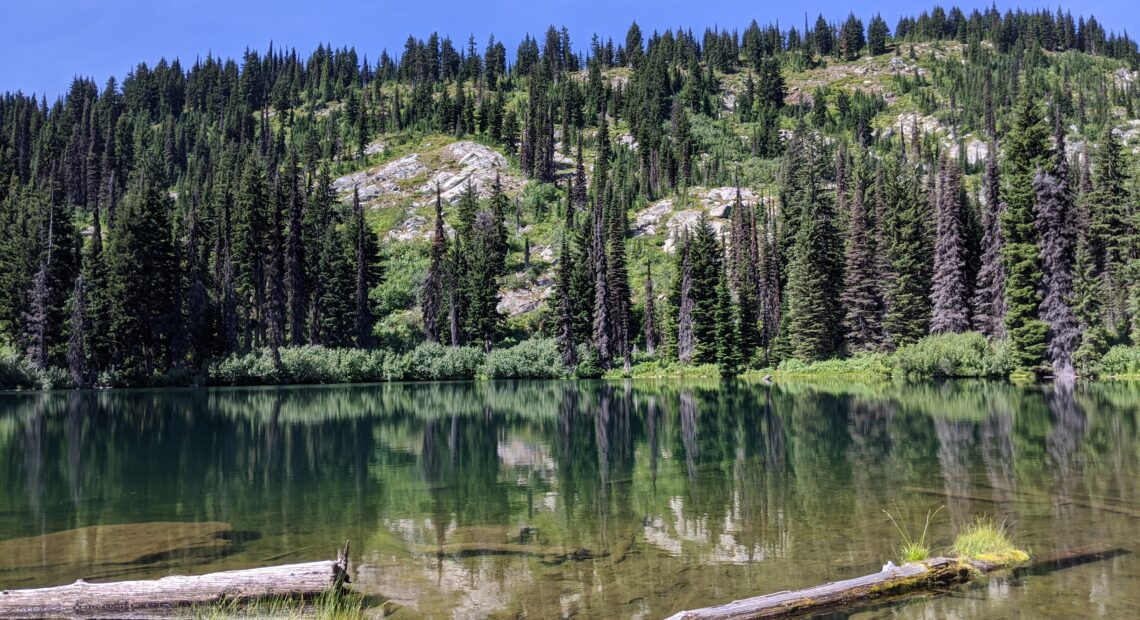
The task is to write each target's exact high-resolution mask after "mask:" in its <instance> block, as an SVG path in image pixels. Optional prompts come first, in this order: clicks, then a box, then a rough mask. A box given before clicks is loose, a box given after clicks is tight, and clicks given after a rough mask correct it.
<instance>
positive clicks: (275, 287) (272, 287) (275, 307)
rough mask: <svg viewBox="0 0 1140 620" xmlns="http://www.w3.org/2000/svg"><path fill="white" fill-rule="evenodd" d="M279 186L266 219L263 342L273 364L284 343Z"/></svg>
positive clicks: (276, 365) (277, 364)
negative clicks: (266, 248)
mask: <svg viewBox="0 0 1140 620" xmlns="http://www.w3.org/2000/svg"><path fill="white" fill-rule="evenodd" d="M284 201H285V197H284V195H283V194H282V191H281V188H280V186H279V185H278V186H276V187H275V188H274V191H273V198H272V201H271V204H270V218H269V261H268V264H267V265H266V270H265V280H266V300H265V322H266V342H267V344H268V345H269V353H270V357H271V359H272V361H273V367H274V368H279V367H280V366H281V352H280V348H281V346H283V345H284V344H285V318H286V316H285V222H284V216H283V214H282V203H283V202H284Z"/></svg>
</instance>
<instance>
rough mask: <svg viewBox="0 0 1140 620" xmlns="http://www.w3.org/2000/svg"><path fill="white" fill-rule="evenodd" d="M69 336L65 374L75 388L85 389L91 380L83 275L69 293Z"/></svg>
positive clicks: (80, 275) (76, 280)
mask: <svg viewBox="0 0 1140 620" xmlns="http://www.w3.org/2000/svg"><path fill="white" fill-rule="evenodd" d="M70 327H71V336H70V337H69V338H68V341H67V373H68V376H70V378H71V383H72V384H74V385H75V387H78V388H82V387H87V386H88V385H89V384H90V379H91V365H90V356H89V355H88V346H87V338H88V336H87V329H88V326H87V287H86V286H85V285H84V283H83V274H82V273H81V274H79V277H77V278H75V288H73V289H72V291H71V325H70Z"/></svg>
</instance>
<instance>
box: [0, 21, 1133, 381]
mask: <svg viewBox="0 0 1140 620" xmlns="http://www.w3.org/2000/svg"><path fill="white" fill-rule="evenodd" d="M803 28H804V30H803V31H800V30H798V29H797V28H796V27H792V28H788V27H781V26H779V25H778V24H771V25H766V26H761V25H760V24H758V23H756V22H753V23H751V24H749V25H748V26H747V28H743V29H732V28H728V29H725V28H708V29H706V30H705V31H704V33H703V36H698V35H697V34H694V30H692V29H689V28H681V29H678V30H675V31H674V30H666V31H665V32H664V33H656V32H655V33H653V35H652V36H650V37H645V36H643V33H642V32H641V30H640V28H639V27H638V26H637V25H636V24H633V25H631V27H630V29H629V31H628V33H627V36H626V37H625V38H624V42H619V44H618V45H617V46H616V47H615V45H614V44H613V43H606V44H603V43H602V42H601V40H594V41H593V42H592V43H591V44H589V45H588V46H584V49H575V48H574V47H573V46H572V44H571V36H570V33H569V32H568V31H567V30H566V29H561V30H559V29H558V28H557V27H555V26H551V27H550V28H549V29H548V30H547V31H546V33H545V36H544V37H540V39H536V38H533V37H531V36H529V35H528V36H527V37H526V38H525V39H524V40H523V41H522V42H521V43H519V44H518V45H517V47H516V50H515V58H514V59H511V60H510V61H508V58H507V47H506V46H505V45H504V44H503V43H501V42H496V41H495V40H494V39H493V38H492V39H491V41H490V42H489V43H488V44H487V45H486V47H485V48H483V49H480V46H478V45H476V44H475V40H474V39H472V40H471V42H470V44H469V45H468V46H467V47H465V48H462V49H460V48H457V47H456V46H455V44H454V43H453V42H452V40H451V39H450V37H448V36H447V34H446V33H444V34H442V35H441V34H439V33H432V34H431V35H430V36H429V37H427V39H426V40H424V39H418V38H416V37H415V36H412V37H409V38H408V40H407V42H406V44H405V46H404V48H403V49H402V50H401V51H400V53H398V54H392V53H389V52H387V51H384V52H382V53H381V54H380V56H379V57H377V58H374V62H372V63H369V62H364V61H363V58H362V56H360V55H358V54H357V52H356V50H354V49H352V48H341V49H337V48H334V47H326V46H325V45H321V46H319V47H318V48H317V49H316V50H314V51H312V52H311V53H310V54H308V55H305V54H303V53H298V52H297V51H296V50H291V49H281V48H273V49H271V50H269V51H267V52H265V53H261V52H258V51H255V50H247V51H246V52H245V53H244V54H243V56H242V58H241V59H240V61H235V60H229V59H222V58H214V57H209V56H208V57H207V58H206V59H205V60H202V61H201V62H196V63H194V65H193V66H190V67H183V65H182V64H181V63H180V62H178V61H173V62H166V61H161V62H159V63H158V64H157V65H155V66H153V67H148V66H146V65H139V66H138V67H136V68H135V69H134V70H133V71H132V72H131V73H130V74H128V75H127V76H126V77H125V78H124V79H122V80H121V82H120V81H118V80H116V79H114V78H112V79H110V80H108V81H107V82H106V83H105V85H102V86H101V85H100V84H99V83H96V82H95V81H94V80H91V79H88V78H77V79H75V80H74V81H73V83H72V85H71V86H70V88H69V89H68V91H67V93H66V94H65V95H64V96H61V97H60V98H59V99H58V100H57V101H56V102H55V103H54V104H53V105H50V106H49V105H47V104H48V102H46V101H45V100H41V99H37V98H35V97H30V96H26V95H24V94H22V93H6V94H5V95H4V96H3V99H2V101H0V103H2V106H3V107H2V109H3V110H4V113H3V114H2V115H0V264H3V266H4V269H3V270H0V345H3V346H5V347H7V348H9V349H10V350H12V351H16V352H18V356H19V359H16V357H15V356H10V355H6V356H5V357H3V358H2V359H0V386H6V387H22V388H27V387H37V386H38V387H50V386H64V385H76V386H83V387H90V386H127V385H147V384H149V385H156V384H178V383H185V382H195V381H200V382H206V383H222V384H239V385H246V384H251V383H261V382H266V383H293V382H321V381H338V382H339V381H358V380H404V379H407V380H430V379H449V378H472V377H478V376H486V377H491V378H504V377H555V376H569V375H575V376H599V375H601V374H603V373H609V375H610V376H614V374H615V372H616V369H619V368H621V369H622V372H621V373H620V374H622V375H627V374H628V375H632V376H663V375H670V376H673V375H685V374H696V375H704V374H707V368H706V365H714V366H715V367H716V368H717V372H718V373H719V374H721V375H723V376H733V375H738V374H748V373H749V371H755V370H757V369H760V368H766V367H773V368H776V369H777V371H776V372H780V373H785V374H787V375H791V376H795V375H800V374H836V375H838V374H859V375H889V374H895V375H904V376H908V377H980V376H986V377H991V376H1006V375H1009V376H1013V377H1025V378H1036V377H1038V376H1041V375H1044V374H1048V373H1052V374H1054V375H1056V376H1071V375H1073V374H1074V372H1081V373H1085V374H1091V373H1096V374H1100V375H1104V376H1109V375H1111V376H1130V375H1131V374H1132V373H1133V372H1134V371H1131V370H1124V371H1121V370H1119V369H1118V368H1119V367H1121V366H1124V367H1125V368H1128V367H1130V366H1128V364H1127V362H1125V361H1123V359H1124V358H1122V357H1121V355H1123V354H1121V353H1115V354H1114V355H1115V357H1113V358H1111V359H1110V360H1109V363H1108V365H1107V366H1106V365H1104V364H1101V365H1100V366H1098V365H1097V364H1098V362H1100V358H1101V356H1102V355H1104V354H1105V352H1106V351H1108V350H1109V348H1110V347H1113V346H1132V347H1135V346H1140V285H1138V284H1137V282H1138V281H1140V278H1137V276H1136V274H1138V273H1140V258H1138V257H1140V221H1138V220H1137V218H1136V217H1135V216H1134V214H1133V213H1132V211H1134V209H1131V208H1130V205H1131V204H1132V202H1134V200H1133V198H1134V197H1133V196H1132V193H1131V191H1130V189H1129V188H1130V187H1132V186H1134V185H1135V184H1136V183H1137V180H1138V179H1140V177H1138V176H1137V175H1140V170H1137V167H1136V166H1135V165H1134V161H1133V159H1134V157H1133V155H1132V153H1131V151H1130V147H1131V145H1130V144H1126V142H1128V141H1131V140H1132V139H1133V138H1134V137H1135V130H1134V129H1133V128H1132V127H1133V123H1134V121H1135V119H1136V116H1137V110H1138V109H1140V89H1138V88H1134V87H1133V85H1132V82H1133V81H1134V78H1133V77H1131V76H1132V75H1133V74H1132V73H1131V72H1132V71H1133V70H1134V68H1135V67H1136V66H1138V65H1140V51H1138V49H1137V45H1136V42H1134V41H1133V40H1132V39H1130V38H1129V37H1128V36H1127V35H1116V34H1113V33H1111V32H1106V31H1105V29H1104V28H1103V27H1101V26H1100V25H1099V24H1098V23H1097V22H1096V21H1095V20H1094V19H1092V18H1091V17H1090V18H1088V19H1087V20H1086V19H1084V18H1080V17H1078V18H1077V19H1074V18H1073V16H1072V15H1070V14H1068V13H1063V14H1062V13H1054V12H1052V11H1047V10H1043V11H1022V10H1018V11H1016V12H1013V11H1011V12H1005V13H1003V12H1001V11H999V10H998V9H997V8H996V7H992V8H988V9H985V10H979V11H969V12H966V11H962V10H959V9H951V10H949V11H944V10H942V9H937V10H934V11H931V12H923V13H921V14H920V15H918V16H916V17H903V18H901V19H900V20H899V21H898V23H897V24H896V25H895V27H894V32H891V28H890V27H889V26H888V25H887V24H886V22H884V21H883V20H882V19H880V18H878V17H876V18H875V19H874V20H871V21H870V24H869V27H867V26H865V25H864V23H863V21H862V20H860V19H858V18H856V17H854V16H848V18H847V19H846V20H839V21H829V20H828V19H826V18H825V17H824V16H822V15H821V16H819V17H818V19H816V20H815V22H814V26H808V23H805V24H804V26H803ZM904 51H906V52H908V53H907V54H906V55H905V56H904V54H903V52H904ZM1106 85H1111V87H1109V86H1106ZM1114 132H1116V133H1120V132H1123V134H1124V136H1125V139H1124V140H1120V139H1118V138H1117V137H1116V135H1115V133H1114ZM1129 132H1132V133H1129ZM1051 133H1052V134H1053V135H1052V136H1050V134H1051ZM1066 140H1071V142H1069V143H1068V144H1074V145H1075V144H1078V141H1079V143H1080V144H1081V145H1087V146H1088V148H1087V149H1084V148H1082V149H1081V153H1080V155H1079V156H1076V157H1074V156H1073V153H1072V152H1070V151H1069V150H1066V146H1065V145H1066V144H1067V143H1066ZM1126 147H1128V148H1126ZM433 190H436V191H435V192H433ZM733 190H735V195H733V194H732V192H733ZM433 193H435V198H436V200H432V194H433ZM1002 205H1006V207H1005V208H1003V207H1002ZM1082 214H1087V216H1088V217H1084V215H1082ZM651 271H652V272H654V273H655V274H656V275H655V277H656V282H654V283H653V284H652V286H651V284H650V277H649V273H650V272H651ZM653 287H655V288H653ZM651 290H653V291H656V292H657V293H658V294H657V295H652V294H648V293H649V292H650V291H651ZM660 293H664V294H663V295H662V294H660ZM971 330H973V331H976V332H978V333H980V334H984V336H978V335H977V334H971V333H969V332H970V331H971ZM551 342H554V343H555V350H556V351H557V352H558V353H559V359H558V363H557V364H555V363H554V360H553V359H552V358H551V356H550V353H551V349H550V346H549V345H550V343H551ZM424 343H428V344H426V345H425V344H424ZM515 343H518V344H515ZM437 345H438V346H444V347H448V348H451V349H455V351H448V352H445V351H443V350H442V349H440V348H438V346H437ZM305 347H309V349H305ZM504 347H510V348H506V349H504ZM347 349H356V350H358V351H359V352H357V353H348V352H345V351H346V350H347ZM329 350H335V351H337V352H336V353H330V352H328V351H329ZM643 351H645V352H650V355H649V356H648V357H643V356H642V353H641V352H643ZM1126 357H1127V356H1126V355H1125V358H1126ZM286 358H288V359H286ZM635 358H637V361H638V362H639V363H640V364H641V365H642V367H641V368H639V369H631V368H629V366H630V365H631V364H632V363H633V362H634V361H635ZM836 360H842V361H836ZM682 365H684V366H687V365H693V366H695V367H696V369H694V370H690V369H688V368H683V367H682Z"/></svg>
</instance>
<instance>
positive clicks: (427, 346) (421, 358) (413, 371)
mask: <svg viewBox="0 0 1140 620" xmlns="http://www.w3.org/2000/svg"><path fill="white" fill-rule="evenodd" d="M405 355H406V356H408V358H409V362H408V365H407V366H406V370H405V371H404V373H405V374H404V376H402V377H401V379H403V380H407V381H455V380H463V379H474V378H475V375H476V374H477V373H478V372H479V367H480V366H482V365H483V350H482V349H480V348H478V347H446V346H444V345H442V344H439V343H435V342H425V343H422V344H420V345H419V346H418V347H416V348H414V349H412V350H411V351H410V352H408V353H406V354H405Z"/></svg>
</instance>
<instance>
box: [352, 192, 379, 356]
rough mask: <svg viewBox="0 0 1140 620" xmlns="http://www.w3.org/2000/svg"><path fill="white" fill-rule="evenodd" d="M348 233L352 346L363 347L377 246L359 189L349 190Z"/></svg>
mask: <svg viewBox="0 0 1140 620" xmlns="http://www.w3.org/2000/svg"><path fill="white" fill-rule="evenodd" d="M349 234H350V237H351V239H352V243H353V261H354V264H355V272H356V286H355V287H354V293H355V294H354V296H353V297H354V302H355V303H354V312H353V319H354V320H353V325H354V331H355V340H356V346H358V347H367V346H370V345H371V344H372V323H373V321H374V320H375V319H374V318H373V315H372V307H371V306H370V305H369V302H368V293H369V291H371V290H372V288H373V287H375V286H376V285H377V284H379V282H380V275H381V271H380V248H379V246H378V244H377V242H376V236H375V235H374V234H373V233H372V231H371V230H370V229H369V227H368V223H367V222H366V221H365V220H364V207H363V206H362V205H361V204H360V192H359V191H358V190H357V189H356V188H353V190H352V222H351V225H350V227H349Z"/></svg>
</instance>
